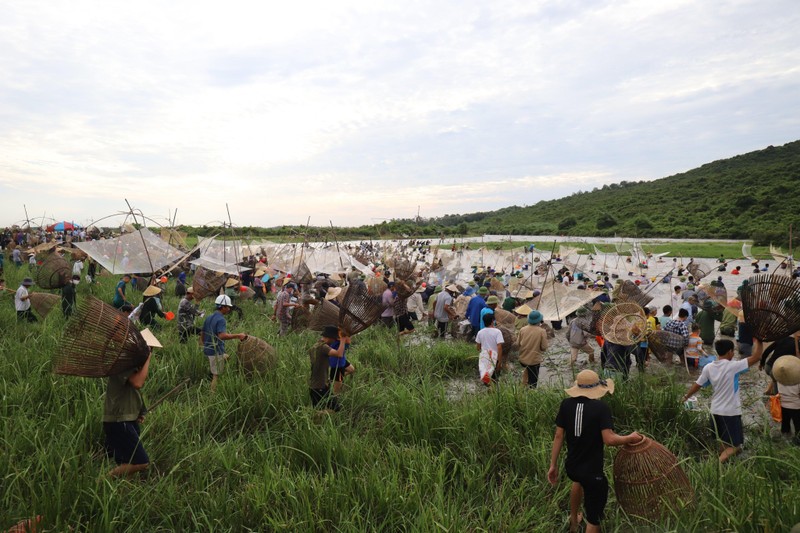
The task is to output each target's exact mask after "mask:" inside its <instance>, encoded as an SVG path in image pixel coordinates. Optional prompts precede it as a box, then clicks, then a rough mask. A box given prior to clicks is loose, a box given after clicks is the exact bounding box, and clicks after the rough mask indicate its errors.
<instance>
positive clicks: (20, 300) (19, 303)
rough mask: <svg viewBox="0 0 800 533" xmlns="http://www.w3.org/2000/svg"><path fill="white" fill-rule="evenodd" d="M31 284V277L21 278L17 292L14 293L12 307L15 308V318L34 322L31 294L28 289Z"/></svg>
mask: <svg viewBox="0 0 800 533" xmlns="http://www.w3.org/2000/svg"><path fill="white" fill-rule="evenodd" d="M31 285H33V280H32V279H31V278H25V279H23V280H22V283H21V284H20V286H19V288H18V289H17V292H16V293H15V294H14V307H15V308H16V310H17V320H27V321H28V322H36V317H35V316H33V313H32V312H31V295H30V293H29V292H28V289H29V288H30V287H31Z"/></svg>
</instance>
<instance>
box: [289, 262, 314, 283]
mask: <svg viewBox="0 0 800 533" xmlns="http://www.w3.org/2000/svg"><path fill="white" fill-rule="evenodd" d="M292 278H294V282H295V283H298V284H308V283H311V282H312V281H314V276H313V274H311V270H310V269H309V268H308V265H307V264H305V262H304V261H301V262H300V265H299V266H298V267H297V270H296V271H295V272H294V274H292Z"/></svg>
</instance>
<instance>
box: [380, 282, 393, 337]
mask: <svg viewBox="0 0 800 533" xmlns="http://www.w3.org/2000/svg"><path fill="white" fill-rule="evenodd" d="M396 301H397V293H396V292H395V290H394V281H390V282H389V283H387V284H386V290H385V291H383V294H382V295H381V304H383V312H382V313H381V322H382V323H383V325H384V326H386V327H387V328H390V327H392V326H393V325H394V303H395V302H396Z"/></svg>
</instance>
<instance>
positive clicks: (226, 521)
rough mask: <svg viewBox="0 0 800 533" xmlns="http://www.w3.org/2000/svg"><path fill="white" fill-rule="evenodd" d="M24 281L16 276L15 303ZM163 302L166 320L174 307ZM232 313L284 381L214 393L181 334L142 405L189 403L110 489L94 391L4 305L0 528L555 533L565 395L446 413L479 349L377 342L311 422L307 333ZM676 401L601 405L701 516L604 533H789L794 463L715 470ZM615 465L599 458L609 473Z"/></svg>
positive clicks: (656, 391)
mask: <svg viewBox="0 0 800 533" xmlns="http://www.w3.org/2000/svg"><path fill="white" fill-rule="evenodd" d="M22 274H23V272H19V273H18V272H15V271H14V269H13V267H12V268H11V269H10V270H8V271H7V274H6V279H8V280H9V281H10V283H9V286H10V287H15V286H16V285H15V284H14V283H15V282H18V281H19V279H21V277H22ZM114 282H115V279H114V278H113V277H102V278H101V283H100V285H99V286H96V287H91V288H90V287H88V286H86V285H84V284H82V285H81V286H80V287H79V297H85V295H86V294H88V292H89V290H90V289H91V290H93V291H94V292H95V293H96V294H100V295H103V296H104V297H105V298H106V299H107V300H108V299H110V296H111V294H112V292H113V287H114ZM170 289H171V287H170ZM132 296H133V297H134V298H135V297H137V296H138V295H135V293H134V294H133V295H132ZM166 303H167V305H168V306H169V307H170V308H172V309H176V308H177V298H174V297H170V296H168V297H167V298H166ZM203 305H204V306H205V307H206V309H207V310H208V311H210V310H211V306H210V302H208V301H206V302H204V303H203ZM243 307H244V310H245V318H244V320H243V321H239V320H238V319H236V318H232V319H231V320H230V321H229V330H230V331H234V332H238V331H247V332H248V333H251V334H254V335H257V336H259V337H262V338H264V339H266V340H267V341H268V342H270V343H272V344H273V345H274V346H275V347H276V348H277V351H278V354H279V358H280V359H279V363H278V365H277V367H276V368H274V369H273V371H272V372H271V373H270V374H268V375H266V376H262V377H257V378H248V377H247V376H245V375H244V374H243V373H241V372H240V371H239V369H238V368H237V367H236V365H235V363H234V364H232V365H230V367H229V371H228V372H227V373H226V374H225V375H224V376H223V377H222V378H221V381H220V385H219V387H218V389H217V392H216V393H215V394H211V393H210V391H209V385H208V380H207V374H208V367H207V363H206V361H205V358H204V357H203V356H202V354H201V352H200V350H199V348H198V346H197V345H196V344H185V345H182V344H179V343H178V337H177V333H176V331H175V330H174V324H166V325H165V326H164V328H163V329H162V331H160V332H159V333H158V336H159V338H160V339H161V340H162V343H163V344H164V346H165V347H164V348H163V349H161V350H157V351H156V353H155V354H154V357H153V362H152V366H151V374H150V378H149V379H148V381H147V383H146V385H145V387H144V389H143V393H144V395H145V397H146V399H147V400H148V401H149V402H152V401H154V400H155V399H156V398H158V397H159V396H161V395H162V394H163V393H164V392H166V391H168V390H169V389H170V388H171V387H172V386H173V385H174V384H176V383H178V382H179V381H181V380H182V379H184V378H185V377H189V378H190V379H191V385H190V386H189V387H187V388H186V389H185V390H183V391H182V392H181V393H180V394H178V395H177V396H175V397H174V398H172V399H171V400H168V401H167V402H166V403H165V404H163V405H162V406H161V407H159V408H158V409H156V410H155V411H154V412H152V413H150V414H149V415H148V417H147V419H146V421H145V423H144V425H143V430H144V431H143V441H144V443H145V446H146V447H147V451H148V453H149V454H150V457H151V459H152V461H153V463H152V466H151V469H150V471H149V472H147V473H146V474H144V475H143V476H141V477H139V478H134V479H132V480H127V481H126V480H110V479H108V478H107V477H106V475H105V474H106V472H107V471H108V470H109V469H110V468H111V466H112V465H111V463H110V462H109V461H108V460H106V459H105V457H104V454H103V449H102V441H103V433H102V424H101V416H102V401H103V393H104V388H105V384H104V382H103V381H102V380H91V379H80V378H74V377H64V376H56V375H53V374H51V372H50V366H49V365H50V363H49V361H50V357H51V355H52V354H53V352H54V350H57V349H58V344H59V338H60V335H61V331H62V330H63V327H64V321H63V318H62V317H61V316H60V313H59V311H58V310H54V311H53V312H52V314H51V315H50V316H49V317H48V318H47V319H46V320H44V321H43V322H41V323H38V324H33V325H27V324H17V322H16V318H15V313H14V310H13V305H12V303H11V301H10V299H9V298H8V297H4V298H3V300H2V305H0V326H1V327H2V332H3V333H2V337H0V398H2V403H0V414H2V418H0V427H1V429H2V431H0V479H2V487H3V491H2V494H1V495H0V498H2V499H1V500H0V528H2V527H7V526H9V525H11V524H12V523H15V522H16V521H18V520H20V519H22V518H25V517H30V516H33V515H36V514H39V515H42V516H43V519H44V523H45V525H46V527H47V528H48V529H51V530H54V531H64V530H66V529H67V528H69V527H72V528H74V530H75V531H201V530H203V531H208V530H213V531H274V530H293V531H330V530H337V531H371V530H384V531H453V532H455V531H560V530H562V529H563V528H564V524H565V521H566V514H567V506H568V491H569V483H568V480H567V479H566V478H564V477H563V476H562V480H561V482H560V483H559V485H558V486H557V487H554V488H551V487H550V486H549V485H548V484H547V481H546V479H545V474H546V472H547V468H548V464H549V454H550V446H551V441H552V435H553V431H554V417H555V414H556V411H557V409H558V405H559V403H560V401H561V400H562V399H563V397H564V395H563V391H562V389H561V388H541V389H539V390H535V391H530V390H527V389H525V388H523V387H521V386H520V385H518V381H519V380H518V376H516V375H508V376H506V377H504V378H503V380H502V381H501V384H500V386H499V387H498V388H497V389H496V390H495V391H493V392H487V391H485V390H484V389H483V388H482V387H479V388H477V389H476V392H475V393H466V394H462V395H459V396H458V397H456V398H454V397H452V395H448V393H447V390H448V385H449V384H450V383H451V382H453V381H455V382H464V381H465V380H473V379H475V377H476V374H477V371H476V366H477V362H476V352H475V349H474V346H473V345H470V344H465V343H461V342H454V341H434V342H432V343H429V342H415V343H414V344H411V343H410V339H402V340H401V342H399V343H398V341H397V339H396V337H395V336H394V335H392V334H391V332H389V331H386V330H384V329H381V328H371V329H369V330H367V331H365V332H364V333H362V334H359V335H358V336H357V337H356V338H355V342H354V344H353V347H352V349H351V351H350V353H349V358H350V359H351V360H352V362H353V364H354V365H355V366H356V368H357V371H356V374H355V375H354V376H353V378H352V379H350V380H349V382H348V386H347V388H346V391H345V392H344V393H343V395H342V404H343V406H344V410H343V411H342V412H341V413H338V414H335V415H321V414H319V413H317V412H315V411H314V410H312V409H311V407H310V401H309V398H308V390H307V380H308V374H309V359H308V348H309V347H310V346H311V345H312V344H313V342H314V341H315V335H314V334H312V333H303V334H293V335H290V336H288V337H285V338H279V337H278V336H277V330H276V325H275V324H274V323H273V322H271V321H270V320H268V319H267V318H266V316H265V313H264V308H263V307H259V306H254V305H253V304H252V303H250V302H245V303H244V304H243ZM423 329H424V328H423ZM419 335H425V333H424V332H420V333H419ZM235 344H236V343H235V342H231V347H230V349H229V351H231V352H235ZM553 357H566V356H565V355H563V354H557V355H556V354H555V353H554V355H553ZM683 391H684V386H682V385H680V384H677V383H675V382H673V381H671V380H670V379H669V378H668V377H664V376H651V375H648V376H644V377H642V378H635V379H632V380H631V381H630V382H628V383H625V384H620V386H619V387H618V391H617V393H616V394H615V395H614V396H611V397H608V398H607V401H608V403H609V405H610V406H611V409H612V411H613V413H614V417H615V424H616V426H617V429H618V431H620V432H628V431H632V430H638V431H642V432H644V433H645V434H647V435H650V436H652V437H653V438H655V439H656V440H658V441H660V442H662V443H663V444H665V445H666V446H667V447H669V448H670V449H671V450H673V451H674V452H675V453H676V454H677V455H678V456H679V459H680V460H681V461H682V464H683V467H684V468H685V469H686V471H687V473H688V474H689V477H690V478H691V480H692V483H693V485H694V487H695V490H696V493H697V497H696V502H695V504H694V505H693V506H690V507H687V508H685V509H681V510H679V511H677V512H675V513H674V514H673V515H671V516H668V517H665V518H664V519H663V520H662V521H660V522H659V523H657V524H651V523H647V522H643V521H641V520H638V519H636V518H635V517H629V516H626V515H625V514H624V513H623V512H622V511H621V510H620V509H619V507H618V506H617V504H616V502H615V500H614V498H613V494H612V497H611V499H610V501H609V504H608V507H607V520H606V522H605V523H604V529H605V530H606V531H776V532H777V531H786V530H788V529H789V528H790V527H791V526H792V525H793V524H794V523H795V522H796V521H798V520H800V519H799V518H798V516H799V515H800V508H798V506H799V504H798V502H800V453H799V452H798V450H797V449H796V448H791V447H788V446H787V445H785V444H783V443H775V442H773V441H771V440H770V439H769V438H768V435H766V433H767V432H759V431H748V434H747V437H748V441H747V453H748V456H746V457H744V458H742V459H737V460H734V461H733V462H732V463H731V464H729V465H724V466H722V467H720V466H719V465H718V464H717V462H716V450H715V445H714V443H713V441H712V440H711V439H710V437H709V435H708V432H707V430H706V422H705V420H704V419H703V418H702V417H699V416H697V414H696V413H692V412H689V411H685V410H683V409H682V408H681V407H680V406H679V405H678V404H677V398H679V397H680V394H681V393H682V392H683ZM613 454H614V452H613V450H608V451H607V458H608V461H607V464H608V469H609V475H610V470H611V466H610V465H611V458H612V457H613Z"/></svg>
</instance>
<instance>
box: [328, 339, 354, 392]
mask: <svg viewBox="0 0 800 533" xmlns="http://www.w3.org/2000/svg"><path fill="white" fill-rule="evenodd" d="M340 343H341V341H338V340H337V341H333V342H332V343H331V344H330V347H331V349H332V350H338V349H339V344H340ZM349 349H350V344H345V345H344V352H343V353H342V356H341V357H339V356H336V355H331V356H329V357H328V364H329V365H330V367H331V369H330V376H329V377H330V379H331V381H332V382H333V393H334V394H339V393H340V392H342V387H343V386H344V378H345V376H350V375H352V374H353V373H354V372H355V371H356V369H355V367H354V366H353V365H352V364H350V362H349V361H348V360H347V350H349Z"/></svg>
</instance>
